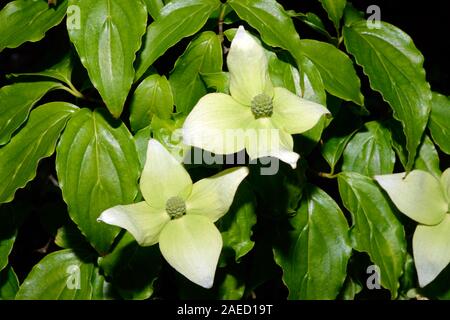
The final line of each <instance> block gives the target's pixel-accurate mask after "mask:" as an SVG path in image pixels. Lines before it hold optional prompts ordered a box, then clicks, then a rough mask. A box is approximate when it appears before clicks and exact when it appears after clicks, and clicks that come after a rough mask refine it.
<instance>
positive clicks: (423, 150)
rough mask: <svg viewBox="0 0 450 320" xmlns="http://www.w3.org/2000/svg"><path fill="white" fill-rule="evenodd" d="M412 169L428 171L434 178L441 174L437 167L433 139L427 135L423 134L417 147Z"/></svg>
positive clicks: (436, 154) (437, 157) (437, 155)
mask: <svg viewBox="0 0 450 320" xmlns="http://www.w3.org/2000/svg"><path fill="white" fill-rule="evenodd" d="M414 169H419V170H424V171H428V172H429V173H431V174H432V175H434V176H435V177H436V178H439V177H440V176H441V174H442V172H441V169H440V168H439V154H438V153H437V150H436V148H435V147H434V144H433V141H431V139H430V138H429V137H428V136H427V135H425V137H424V139H423V142H422V144H421V146H420V147H419V153H418V154H417V158H416V162H415V163H414Z"/></svg>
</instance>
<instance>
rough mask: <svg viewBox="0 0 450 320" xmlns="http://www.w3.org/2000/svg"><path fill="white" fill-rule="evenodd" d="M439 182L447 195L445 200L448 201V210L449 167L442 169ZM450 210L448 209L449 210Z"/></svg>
mask: <svg viewBox="0 0 450 320" xmlns="http://www.w3.org/2000/svg"><path fill="white" fill-rule="evenodd" d="M441 184H442V187H443V188H444V191H445V195H446V197H447V202H448V203H449V210H450V168H448V169H447V170H445V171H444V173H442V176H441ZM449 212H450V211H449Z"/></svg>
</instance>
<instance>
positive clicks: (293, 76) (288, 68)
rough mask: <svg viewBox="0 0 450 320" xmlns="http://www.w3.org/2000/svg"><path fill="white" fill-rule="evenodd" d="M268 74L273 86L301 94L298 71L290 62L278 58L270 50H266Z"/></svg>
mask: <svg viewBox="0 0 450 320" xmlns="http://www.w3.org/2000/svg"><path fill="white" fill-rule="evenodd" d="M267 55H268V58H269V75H270V80H272V83H273V86H274V87H282V88H286V89H288V90H289V91H291V92H292V93H295V94H297V95H300V94H301V88H300V73H299V72H298V70H297V68H295V67H293V66H292V65H291V64H289V63H287V62H284V61H283V60H281V59H279V58H278V57H277V55H276V54H275V53H274V52H272V51H267Z"/></svg>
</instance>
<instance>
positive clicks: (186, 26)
mask: <svg viewBox="0 0 450 320" xmlns="http://www.w3.org/2000/svg"><path fill="white" fill-rule="evenodd" d="M219 6H220V1H219V0H187V1H186V0H173V1H171V2H170V3H168V4H167V5H166V6H165V7H164V8H163V9H162V10H161V12H160V16H159V17H158V18H157V19H156V20H155V21H154V22H153V23H151V24H150V25H149V27H148V28H147V33H146V35H145V40H144V44H143V48H142V50H141V53H140V56H139V59H138V61H137V70H136V79H139V78H141V77H142V75H143V74H144V73H145V71H147V69H148V68H149V67H150V66H151V65H152V64H153V63H154V62H155V61H156V60H157V59H158V58H159V57H161V56H162V55H163V54H164V53H165V52H166V51H167V49H169V48H171V47H172V46H174V45H175V44H177V43H178V42H179V41H180V40H181V39H183V38H186V37H189V36H192V35H193V34H195V33H197V32H198V31H199V30H200V29H201V28H202V27H203V26H204V25H205V23H206V21H207V20H208V17H209V16H210V15H211V14H212V13H213V11H215V10H217V9H218V8H219Z"/></svg>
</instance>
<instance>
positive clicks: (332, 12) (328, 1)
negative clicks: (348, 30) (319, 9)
mask: <svg viewBox="0 0 450 320" xmlns="http://www.w3.org/2000/svg"><path fill="white" fill-rule="evenodd" d="M320 2H321V3H322V6H323V8H324V9H325V10H326V11H327V13H328V17H329V18H330V20H331V21H333V23H334V26H335V27H336V29H339V25H340V22H341V18H342V15H343V14H344V9H345V6H346V5H347V0H320Z"/></svg>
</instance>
